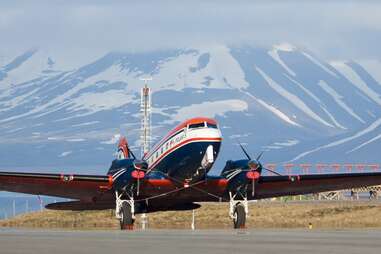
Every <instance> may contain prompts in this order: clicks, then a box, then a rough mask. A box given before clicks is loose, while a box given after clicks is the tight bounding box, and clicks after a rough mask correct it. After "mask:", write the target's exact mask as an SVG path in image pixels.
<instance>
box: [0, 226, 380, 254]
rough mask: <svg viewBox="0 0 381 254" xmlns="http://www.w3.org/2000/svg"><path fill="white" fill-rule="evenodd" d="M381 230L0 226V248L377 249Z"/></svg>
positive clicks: (8, 251)
mask: <svg viewBox="0 0 381 254" xmlns="http://www.w3.org/2000/svg"><path fill="white" fill-rule="evenodd" d="M380 251H381V230H340V231H339V230H332V231H331V230H324V231H323V230H314V229H312V230H307V229H306V230H284V229H279V230H274V229H269V230H266V229H250V230H239V231H234V230H195V231H190V230H146V231H141V230H137V231H116V230H113V231H111V230H110V231H57V230H29V229H5V228H0V253H1V254H16V253H17V254H19V253H23V254H25V253H38V254H45V253H49V254H61V253H62V254H63V253H65V254H67V253H78V254H81V253H91V254H96V253H103V254H104V253H107V254H114V253H123V254H127V253H155V254H164V253H165V254H170V253H180V254H187V253H198V254H203V253H208V254H209V253H219V254H222V253H286V254H291V253H292V254H294V253H309V254H310V253H320V254H321V253H323V254H329V253H342V254H349V253H367V254H369V253H380Z"/></svg>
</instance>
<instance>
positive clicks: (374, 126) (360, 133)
mask: <svg viewBox="0 0 381 254" xmlns="http://www.w3.org/2000/svg"><path fill="white" fill-rule="evenodd" d="M380 125H381V118H380V119H378V120H377V121H375V122H373V123H372V124H371V125H370V126H369V127H367V128H365V129H364V130H362V131H360V132H357V133H356V134H355V135H353V136H350V137H347V138H344V139H340V140H337V141H335V142H332V143H329V144H327V145H324V146H320V147H317V148H315V149H313V150H310V151H307V152H304V153H301V154H299V155H298V156H296V157H295V158H294V159H292V160H291V161H296V160H299V159H301V158H303V157H305V156H307V155H308V154H311V153H314V152H317V151H320V150H322V149H326V148H331V147H334V146H338V145H341V144H344V143H346V142H349V141H351V140H354V139H356V138H359V137H361V136H363V135H365V134H367V133H369V132H371V131H373V130H375V129H376V128H377V127H379V126H380Z"/></svg>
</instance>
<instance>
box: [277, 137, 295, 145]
mask: <svg viewBox="0 0 381 254" xmlns="http://www.w3.org/2000/svg"><path fill="white" fill-rule="evenodd" d="M297 144H299V140H296V139H288V140H286V141H284V142H275V143H274V145H277V146H294V145H297Z"/></svg>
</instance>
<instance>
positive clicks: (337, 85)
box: [0, 44, 381, 173]
mask: <svg viewBox="0 0 381 254" xmlns="http://www.w3.org/2000/svg"><path fill="white" fill-rule="evenodd" d="M3 59H5V60H4V61H3V62H2V63H0V158H2V159H1V161H0V167H3V168H4V167H5V168H10V167H11V168H13V167H30V166H35V167H37V169H38V166H40V167H41V166H44V167H46V168H49V167H50V168H49V169H47V170H48V171H52V170H53V171H54V170H55V171H63V170H68V168H69V167H70V166H78V167H81V168H83V167H87V169H86V170H84V171H87V172H88V171H89V170H91V169H89V168H91V167H92V166H93V171H94V170H96V171H98V173H100V172H99V171H102V172H104V171H105V170H106V168H107V167H108V166H109V163H110V161H111V159H112V158H113V152H114V149H115V142H116V141H117V139H118V137H119V135H120V134H126V135H127V136H128V138H129V140H130V143H131V144H132V145H133V148H134V149H136V150H138V149H139V142H138V139H139V128H140V122H139V121H140V117H139V114H138V113H139V106H140V95H139V92H140V88H141V87H142V81H140V80H139V78H141V77H144V76H152V77H153V81H152V82H151V84H150V86H151V87H152V89H153V104H154V105H153V106H154V110H153V117H152V119H153V133H154V139H155V141H158V139H159V138H160V137H161V136H163V135H164V134H165V133H166V132H167V131H168V130H169V129H171V128H172V127H174V125H175V124H177V123H179V122H180V121H183V120H185V119H187V118H190V117H194V116H210V117H215V118H216V119H217V120H218V122H219V124H220V127H221V130H222V132H223V136H224V141H223V147H222V151H221V156H220V159H219V161H218V163H217V165H216V167H215V168H214V171H215V172H217V171H219V170H220V169H221V168H222V166H223V164H224V163H225V161H226V160H228V159H231V158H241V157H242V156H243V155H242V154H241V152H240V151H239V149H237V146H236V139H237V138H238V139H239V140H241V141H242V142H243V143H245V144H247V145H248V150H249V151H250V152H251V153H253V154H256V153H258V152H260V151H262V150H265V151H267V152H266V153H265V155H264V160H265V161H267V162H285V161H290V160H293V161H295V162H310V163H313V162H327V163H329V162H368V163H377V162H379V161H378V156H377V154H375V151H379V150H380V149H381V142H380V140H381V97H380V95H381V85H380V83H381V75H380V73H381V62H380V61H378V60H374V61H373V60H372V61H362V60H358V61H354V60H352V61H325V60H322V59H320V58H319V56H316V55H314V54H312V53H311V52H309V51H308V50H307V49H301V48H297V47H294V46H292V45H289V44H281V45H274V46H273V47H270V48H257V47H250V46H247V47H230V46H225V45H220V46H215V47H211V48H199V49H173V50H166V51H153V52H145V53H131V52H114V51H111V52H110V53H108V54H106V55H104V56H94V59H96V60H91V61H90V60H89V61H88V62H77V63H76V64H73V59H71V61H69V62H70V63H69V62H67V61H66V60H67V59H66V60H65V59H60V58H57V57H55V55H54V52H49V53H48V52H47V51H45V50H44V49H38V50H37V49H34V50H29V51H26V52H20V54H19V55H14V56H4V57H3ZM137 154H138V153H137ZM53 166H54V168H53ZM57 167H58V168H57ZM95 168H96V169H95ZM70 170H71V169H70Z"/></svg>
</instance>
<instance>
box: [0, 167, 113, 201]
mask: <svg viewBox="0 0 381 254" xmlns="http://www.w3.org/2000/svg"><path fill="white" fill-rule="evenodd" d="M111 188H112V179H111V180H110V178H109V176H101V175H67V174H41V173H18V172H17V173H16V172H0V191H10V192H19V193H26V194H35V195H47V196H55V197H63V198H70V199H78V200H81V201H94V200H95V199H99V198H100V197H102V196H103V195H104V194H105V193H110V190H111Z"/></svg>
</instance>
